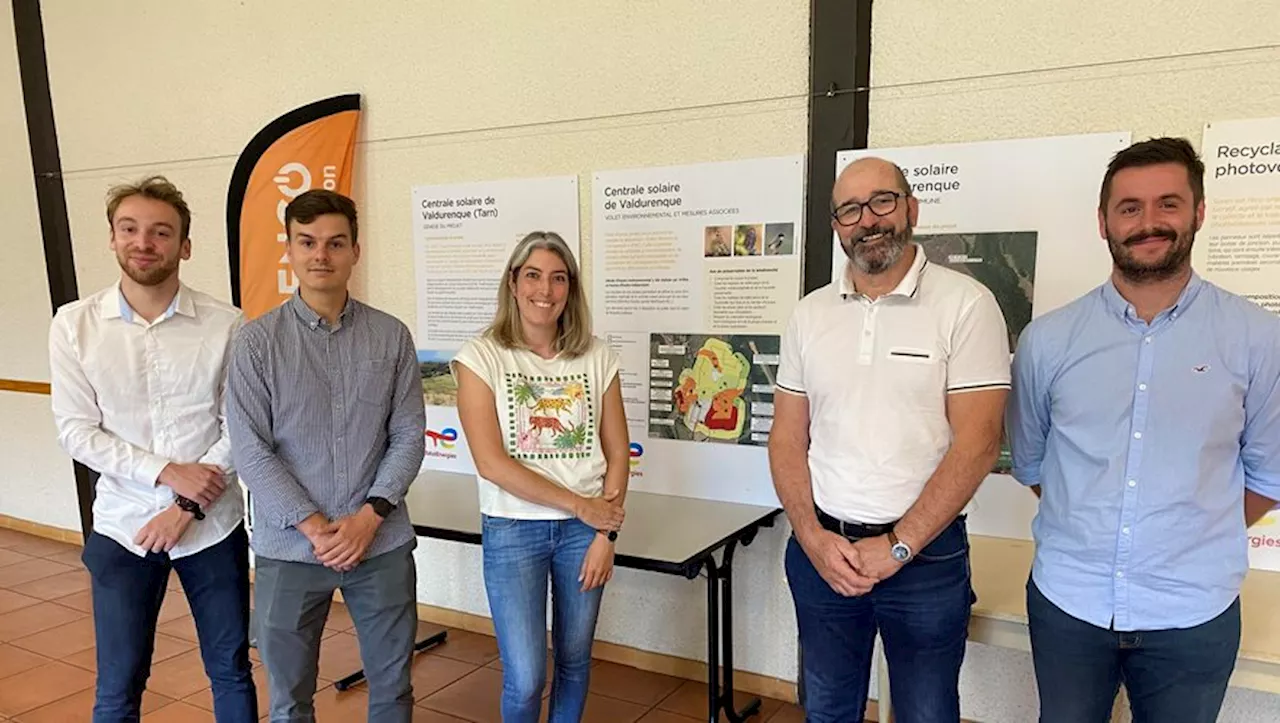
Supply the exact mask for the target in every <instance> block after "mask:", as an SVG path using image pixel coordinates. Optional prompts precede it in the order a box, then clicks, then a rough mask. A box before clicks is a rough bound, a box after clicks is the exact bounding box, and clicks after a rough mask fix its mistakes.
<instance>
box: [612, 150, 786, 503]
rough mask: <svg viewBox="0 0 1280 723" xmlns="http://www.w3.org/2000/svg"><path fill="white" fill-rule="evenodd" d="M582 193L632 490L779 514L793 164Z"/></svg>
mask: <svg viewBox="0 0 1280 723" xmlns="http://www.w3.org/2000/svg"><path fill="white" fill-rule="evenodd" d="M592 183H593V187H592V228H593V232H592V259H593V265H592V274H591V277H592V282H593V283H592V292H593V296H592V313H593V314H594V317H595V327H596V332H597V334H599V335H600V336H601V337H603V338H604V339H606V340H607V341H608V342H609V343H610V344H611V345H612V346H613V347H614V348H615V349H616V350H617V351H618V352H619V354H620V355H621V357H622V369H623V371H622V376H621V383H622V392H623V399H624V403H625V406H626V412H627V423H628V427H629V430H630V435H631V441H632V445H631V455H632V473H631V474H632V485H633V487H634V488H635V489H640V490H645V491H649V492H660V493H665V494H675V495H683V496H686V497H704V498H708V499H717V500H726V501H733V502H746V503H755V504H770V505H772V504H777V497H776V495H775V494H774V491H773V483H772V481H771V479H770V476H769V465H768V455H767V450H766V444H767V443H768V440H769V430H770V427H771V426H772V422H773V392H774V378H775V376H776V374H777V369H778V345H779V341H780V338H781V334H782V331H783V329H784V327H785V326H786V323H787V319H788V318H789V317H790V314H791V310H792V309H793V308H794V307H795V303H796V301H797V300H798V299H799V297H800V275H801V263H800V250H801V246H802V243H803V242H802V239H803V232H802V229H801V223H802V219H803V217H804V159H803V157H801V156H788V157H781V158H763V159H753V160H744V161H729V162H723V163H703V164H697V165H690V166H677V167H669V168H643V169H633V170H625V171H604V172H599V173H596V174H595V175H594V179H593V182H592Z"/></svg>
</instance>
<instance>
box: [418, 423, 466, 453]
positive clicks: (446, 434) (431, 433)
mask: <svg viewBox="0 0 1280 723" xmlns="http://www.w3.org/2000/svg"><path fill="white" fill-rule="evenodd" d="M423 435H424V436H425V437H426V438H427V439H429V440H431V446H432V447H440V448H441V449H453V443H454V442H457V441H458V430H456V429H454V428H453V427H445V428H444V429H442V430H440V431H438V432H437V431H436V430H434V429H427V430H423Z"/></svg>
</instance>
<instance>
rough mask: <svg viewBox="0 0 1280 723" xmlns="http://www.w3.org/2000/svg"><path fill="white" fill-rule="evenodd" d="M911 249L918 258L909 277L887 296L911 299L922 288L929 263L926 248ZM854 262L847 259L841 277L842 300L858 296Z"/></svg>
mask: <svg viewBox="0 0 1280 723" xmlns="http://www.w3.org/2000/svg"><path fill="white" fill-rule="evenodd" d="M911 248H913V249H914V250H915V253H916V257H915V259H914V260H913V261H912V262H911V268H909V269H907V275H906V276H903V277H902V281H899V282H898V285H897V286H895V287H894V289H893V291H890V292H889V293H887V294H885V296H902V297H905V298H911V297H914V296H915V295H916V291H917V290H919V288H920V277H921V276H923V275H924V267H925V265H927V264H928V263H929V259H927V258H926V257H925V255H924V248H923V247H922V246H920V244H918V243H912V244H911ZM852 263H853V262H852V261H850V260H848V259H846V260H845V262H844V273H843V274H841V275H840V298H842V299H848V298H850V297H854V296H858V295H859V294H858V289H857V288H856V287H855V286H854V284H853V274H852V272H851V268H850V265H851V264H852Z"/></svg>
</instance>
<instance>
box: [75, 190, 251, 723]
mask: <svg viewBox="0 0 1280 723" xmlns="http://www.w3.org/2000/svg"><path fill="white" fill-rule="evenodd" d="M107 221H108V223H109V225H110V229H111V242H110V246H111V250H112V251H114V252H115V255H116V260H117V261H118V262H119V264H120V268H121V271H122V273H121V275H120V281H119V282H118V283H116V284H113V285H111V286H110V287H108V288H106V289H104V290H102V291H100V292H98V293H96V294H94V295H92V296H89V297H87V298H84V299H81V300H79V301H75V302H72V303H70V304H67V305H66V306H63V307H62V308H61V309H59V310H58V313H57V315H56V316H55V317H54V320H53V325H52V327H51V328H50V332H49V361H50V369H51V372H52V394H53V414H54V420H55V421H56V423H57V426H58V441H59V442H60V443H61V445H62V447H63V449H65V450H66V451H67V454H69V455H71V457H72V458H74V459H75V460H77V461H79V462H80V463H82V464H84V465H85V466H87V467H89V468H91V469H93V470H96V471H97V472H99V473H100V475H101V476H100V477H99V478H98V482H97V488H96V490H97V494H96V496H95V499H94V504H93V519H94V522H93V532H92V533H91V534H90V535H89V536H88V539H87V540H86V542H85V549H84V555H83V559H84V563H85V566H86V567H87V568H88V569H89V573H90V576H91V577H92V591H93V615H94V632H95V638H96V644H97V651H98V653H97V668H98V682H97V698H96V702H95V704H94V712H93V720H94V723H106V722H108V721H137V720H138V717H139V708H140V705H141V702H142V692H143V690H144V689H145V688H146V684H147V677H148V676H149V674H150V672H151V654H152V650H153V648H154V644H155V634H156V619H157V617H158V616H159V613H160V604H161V603H162V602H163V601H164V596H165V586H166V583H167V582H168V579H169V571H170V569H173V570H176V571H177V573H178V577H179V579H180V580H181V581H182V587H183V590H184V591H185V593H186V596H187V599H188V601H189V603H190V605H191V613H192V615H193V617H194V618H195V623H196V631H197V633H198V635H199V639H200V654H201V656H202V658H203V659H204V667H205V672H206V673H207V674H208V676H209V679H210V681H211V682H212V684H213V703H214V714H215V716H216V717H217V720H218V721H219V723H227V722H231V721H234V722H236V723H240V722H242V721H243V722H245V723H248V722H249V721H256V720H257V718H258V710H257V696H256V694H255V691H254V683H253V676H252V673H251V671H252V664H251V663H250V662H249V639H248V624H249V553H248V549H249V548H248V537H247V535H246V533H245V529H244V524H243V520H244V503H243V500H242V498H241V496H240V493H239V490H238V488H237V487H236V485H234V484H231V485H229V484H228V482H227V481H228V480H230V479H233V478H232V476H231V472H232V470H231V443H230V440H229V438H228V436H227V425H226V418H225V415H224V413H223V409H224V391H225V386H226V376H227V363H228V358H229V354H230V349H231V338H232V335H233V333H234V332H235V331H236V329H237V328H238V327H239V326H240V324H241V320H242V315H241V313H240V311H239V310H237V309H236V308H234V307H232V306H229V305H227V304H225V303H222V302H220V301H217V300H216V299H214V298H212V297H210V296H207V295H205V294H202V293H200V292H198V291H195V290H193V289H191V288H189V287H187V286H184V285H183V284H182V283H181V281H179V279H178V266H179V264H180V263H181V262H182V261H183V260H186V259H189V258H190V257H191V240H190V238H189V236H188V232H189V229H190V226H191V212H190V210H189V209H188V207H187V204H186V202H185V201H184V200H183V198H182V193H181V192H180V191H179V190H178V189H177V188H175V187H174V186H173V185H172V184H170V183H169V182H168V181H167V180H165V179H164V178H163V177H159V176H155V177H151V178H147V179H146V180H143V181H141V182H140V183H137V184H132V185H125V186H117V187H115V188H113V189H111V191H110V192H109V193H108V196H107Z"/></svg>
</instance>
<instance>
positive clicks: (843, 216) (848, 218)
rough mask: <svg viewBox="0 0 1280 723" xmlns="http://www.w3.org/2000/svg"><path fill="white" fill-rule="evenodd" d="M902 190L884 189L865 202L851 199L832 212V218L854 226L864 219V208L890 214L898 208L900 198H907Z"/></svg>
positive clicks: (880, 213)
mask: <svg viewBox="0 0 1280 723" xmlns="http://www.w3.org/2000/svg"><path fill="white" fill-rule="evenodd" d="M906 197H907V194H905V193H902V192H900V191H882V192H880V193H877V194H875V195H874V196H872V197H871V198H868V199H867V200H866V202H865V203H858V202H857V201H850V202H848V203H846V204H844V205H843V206H840V207H839V208H837V209H836V210H834V211H832V212H831V218H834V219H835V220H836V223H838V224H840V225H841V226H852V225H854V224H855V223H857V222H858V221H860V220H862V209H863V208H864V207H865V208H869V209H871V213H874V214H875V215H877V216H888V215H889V214H891V213H893V212H894V211H896V210H898V199H899V198H906Z"/></svg>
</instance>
